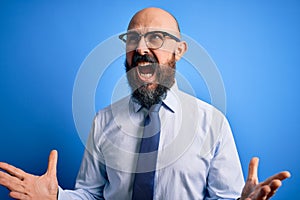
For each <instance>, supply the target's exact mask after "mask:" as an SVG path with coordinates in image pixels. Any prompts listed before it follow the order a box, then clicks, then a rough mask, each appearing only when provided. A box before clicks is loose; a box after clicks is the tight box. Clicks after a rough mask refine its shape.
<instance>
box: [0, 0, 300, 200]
mask: <svg viewBox="0 0 300 200" xmlns="http://www.w3.org/2000/svg"><path fill="white" fill-rule="evenodd" d="M148 6H156V7H161V8H164V9H167V10H168V11H170V12H171V13H173V14H174V15H175V16H176V17H177V19H178V21H179V23H180V25H181V30H182V32H183V33H184V34H186V35H188V36H190V37H192V38H193V39H195V40H196V41H197V42H198V43H199V44H201V45H202V46H203V47H204V48H205V49H206V50H207V52H208V53H209V54H210V56H211V57H212V59H213V60H214V62H215V63H216V65H217V66H218V68H219V70H220V73H221V75H222V78H223V81H224V84H225V89H226V94H227V113H226V115H227V117H228V119H229V121H230V123H231V126H232V130H233V133H234V137H235V139H236V144H237V147H238V150H239V154H240V158H241V162H242V166H243V169H244V174H245V175H246V171H247V165H248V161H249V160H250V158H251V157H252V156H259V157H260V161H261V162H260V166H259V177H260V179H261V180H262V179H264V178H266V177H268V176H269V175H271V174H273V173H275V172H277V171H280V170H286V169H287V170H290V171H291V173H292V178H290V179H289V180H286V181H285V182H284V186H283V187H282V188H281V189H280V190H279V191H278V193H277V196H276V197H275V198H274V199H277V200H279V199H281V200H283V199H298V198H299V196H300V195H299V186H300V179H299V173H300V167H299V163H300V154H299V150H298V147H299V146H298V145H299V141H298V140H299V133H300V131H299V130H300V123H299V119H300V114H299V113H300V106H299V102H300V94H299V91H300V80H299V74H300V51H299V47H300V37H299V36H300V3H299V2H298V1H296V0H295V1H292V0H285V1H283V0H281V1H264V0H263V1H261V0H256V1H250V0H247V1H243V2H241V1H238V0H227V1H216V0H213V1H203V0H199V1H192V0H185V1H163V0H161V1H158V0H144V1H129V0H126V1H125V0H119V1H100V0H99V1H95V0H92V1H83V0H74V1H53V0H52V1H46V0H44V1H43V0H42V1H40V0H36V1H13V0H7V1H4V0H1V3H0V27H1V32H0V94H1V98H0V133H1V139H0V160H1V161H5V162H9V163H11V164H13V165H16V166H18V167H21V168H22V169H24V170H26V171H27V172H30V173H34V174H42V173H44V171H45V169H46V167H47V159H48V158H47V157H48V154H49V152H50V150H51V149H57V150H58V151H59V163H58V178H59V183H60V185H61V186H62V187H63V188H72V187H73V184H74V180H75V177H76V174H77V170H78V168H79V165H80V162H81V157H82V154H83V151H84V145H83V144H82V143H81V141H80V139H79V137H78V134H77V131H76V129H75V126H74V121H73V116H72V90H73V84H74V81H75V78H76V73H77V71H78V69H79V67H80V65H81V63H82V62H83V60H84V59H85V57H86V56H87V55H88V54H89V53H90V52H91V51H92V49H93V48H94V47H96V46H97V45H98V44H99V43H101V42H102V41H104V40H106V39H107V38H108V37H110V36H112V35H115V34H117V33H120V32H122V31H124V30H125V29H126V26H127V23H128V21H129V19H130V18H131V16H132V15H133V14H134V13H135V12H136V11H137V10H139V9H142V8H144V7H148ZM122 63H123V61H119V62H115V64H118V67H119V71H113V72H110V73H111V74H112V75H114V77H118V76H120V75H121V74H122V73H123V69H124V67H123V66H122V65H121V64H122ZM179 65H180V66H178V68H179V70H181V72H183V73H186V74H189V73H190V74H191V72H189V71H185V68H184V66H185V65H186V62H185V61H180V63H179ZM105 80H106V79H103V81H105ZM113 81H114V79H112V80H110V79H109V78H108V79H107V83H106V84H107V88H103V87H102V88H99V90H98V92H97V93H96V102H97V103H96V105H95V108H96V109H100V108H102V107H104V106H106V105H107V104H109V102H110V97H111V89H112V87H113V85H114V84H115V83H114V82H113ZM191 82H192V83H193V85H194V87H195V90H196V94H197V96H198V97H199V98H201V99H204V100H205V101H208V102H210V97H209V93H208V91H207V88H206V86H205V83H203V80H200V79H199V80H198V82H197V80H192V78H191ZM0 199H1V200H2V199H9V197H8V191H7V190H6V189H5V188H3V187H1V188H0Z"/></svg>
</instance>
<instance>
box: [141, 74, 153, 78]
mask: <svg viewBox="0 0 300 200" xmlns="http://www.w3.org/2000/svg"><path fill="white" fill-rule="evenodd" d="M140 75H141V76H142V77H145V78H150V77H151V76H152V75H153V74H143V73H140Z"/></svg>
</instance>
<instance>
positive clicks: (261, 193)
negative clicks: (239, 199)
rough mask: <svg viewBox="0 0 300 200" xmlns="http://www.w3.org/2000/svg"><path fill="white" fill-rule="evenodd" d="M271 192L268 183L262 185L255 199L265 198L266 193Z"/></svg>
mask: <svg viewBox="0 0 300 200" xmlns="http://www.w3.org/2000/svg"><path fill="white" fill-rule="evenodd" d="M270 192H271V188H270V186H268V185H265V186H262V187H261V188H260V189H259V192H258V193H257V196H256V198H255V199H263V200H265V199H267V196H268V194H269V193H270Z"/></svg>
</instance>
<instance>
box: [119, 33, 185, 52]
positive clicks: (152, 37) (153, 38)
mask: <svg viewBox="0 0 300 200" xmlns="http://www.w3.org/2000/svg"><path fill="white" fill-rule="evenodd" d="M143 36H144V40H145V42H146V45H147V47H148V48H149V49H154V50H155V49H159V48H161V47H162V45H163V44H164V41H165V38H166V37H169V38H171V39H173V40H175V41H176V42H180V39H179V38H177V37H175V36H174V35H171V34H170V33H167V32H164V31H150V32H147V33H145V34H140V33H138V32H135V31H129V32H127V33H123V34H121V35H119V38H120V39H121V40H122V41H123V42H125V43H126V46H127V48H128V49H135V48H136V47H137V46H138V44H139V42H140V40H141V38H142V37H143Z"/></svg>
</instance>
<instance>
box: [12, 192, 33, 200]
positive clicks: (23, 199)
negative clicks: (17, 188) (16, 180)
mask: <svg viewBox="0 0 300 200" xmlns="http://www.w3.org/2000/svg"><path fill="white" fill-rule="evenodd" d="M9 196H10V197H12V198H14V199H20V200H26V199H29V197H28V195H26V194H23V193H19V192H10V193H9Z"/></svg>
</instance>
